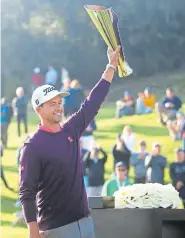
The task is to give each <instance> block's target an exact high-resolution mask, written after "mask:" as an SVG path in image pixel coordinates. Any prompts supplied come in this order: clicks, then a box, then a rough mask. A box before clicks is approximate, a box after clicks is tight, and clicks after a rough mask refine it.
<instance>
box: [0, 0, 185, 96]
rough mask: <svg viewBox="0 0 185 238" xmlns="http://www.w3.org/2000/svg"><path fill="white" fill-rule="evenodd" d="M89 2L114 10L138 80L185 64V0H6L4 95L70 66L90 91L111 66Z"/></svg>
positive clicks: (3, 25)
mask: <svg viewBox="0 0 185 238" xmlns="http://www.w3.org/2000/svg"><path fill="white" fill-rule="evenodd" d="M84 4H100V5H104V6H107V7H109V6H111V7H113V9H114V11H115V12H116V13H117V14H118V16H119V20H120V31H121V36H122V40H123V42H124V47H125V52H126V57H127V58H128V62H129V64H130V65H131V66H132V68H133V69H134V72H135V75H136V76H150V75H154V74H156V73H159V72H169V73H170V72H172V71H173V70H174V69H175V70H178V69H181V68H183V67H184V66H185V60H184V55H185V26H184V22H185V14H184V9H185V1H184V0H177V1H173V0H155V1H149V0H137V1H136V0H114V1H111V0H104V1H100V0H99V1H88V0H86V1H85V0H80V1H77V0H62V1H61V0H32V1H28V0H14V1H10V0H9V1H7V0H2V46H1V47H2V48H1V52H2V72H1V73H2V94H3V95H6V96H7V97H10V98H11V97H12V96H13V95H14V90H15V88H16V87H17V86H20V85H23V86H24V87H25V88H26V89H27V90H28V89H29V87H30V84H31V75H32V71H33V68H34V67H36V66H40V67H41V69H42V70H43V71H45V70H46V69H47V65H48V64H52V65H53V66H54V67H56V69H58V70H59V71H60V69H61V67H62V66H65V67H66V68H67V69H68V70H69V71H70V72H71V77H75V78H78V79H80V81H81V83H82V84H83V85H85V86H86V87H89V86H92V85H93V84H94V82H93V81H94V79H95V78H96V79H97V78H99V75H100V73H101V72H102V69H103V68H104V66H105V64H106V54H105V51H106V47H105V45H104V42H103V40H102V39H101V37H100V36H99V33H98V32H97V31H96V29H95V27H94V25H93V24H92V23H91V21H90V18H89V16H88V15H87V13H86V12H85V10H84V8H83V5H84Z"/></svg>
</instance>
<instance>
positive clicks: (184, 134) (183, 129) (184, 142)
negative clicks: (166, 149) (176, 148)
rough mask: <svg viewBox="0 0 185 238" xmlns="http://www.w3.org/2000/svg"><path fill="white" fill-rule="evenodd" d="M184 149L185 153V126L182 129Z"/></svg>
mask: <svg viewBox="0 0 185 238" xmlns="http://www.w3.org/2000/svg"><path fill="white" fill-rule="evenodd" d="M182 147H183V150H184V151H185V125H184V126H183V128H182Z"/></svg>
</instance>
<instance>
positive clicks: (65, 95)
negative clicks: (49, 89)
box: [58, 92, 70, 98]
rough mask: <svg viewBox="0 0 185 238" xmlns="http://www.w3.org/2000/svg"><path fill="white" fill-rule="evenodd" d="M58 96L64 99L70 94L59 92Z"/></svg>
mask: <svg viewBox="0 0 185 238" xmlns="http://www.w3.org/2000/svg"><path fill="white" fill-rule="evenodd" d="M58 95H59V96H61V97H62V98H65V97H67V96H69V95H70V93H68V92H61V93H59V94H58Z"/></svg>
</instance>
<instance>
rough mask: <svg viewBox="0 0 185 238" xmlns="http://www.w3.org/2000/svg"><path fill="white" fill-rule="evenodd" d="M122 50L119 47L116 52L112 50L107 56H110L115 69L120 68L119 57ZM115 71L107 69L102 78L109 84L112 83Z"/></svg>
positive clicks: (110, 61) (108, 51)
mask: <svg viewBox="0 0 185 238" xmlns="http://www.w3.org/2000/svg"><path fill="white" fill-rule="evenodd" d="M120 49H121V47H120V46H118V47H117V49H116V50H115V51H113V50H111V49H108V50H107V56H108V60H109V64H112V65H114V66H115V68H117V66H118V55H119V52H120ZM114 71H115V70H114V69H113V68H111V67H109V68H107V69H106V70H105V71H104V73H103V75H102V78H103V79H105V80H106V81H108V82H109V83H111V82H112V79H113V77H114Z"/></svg>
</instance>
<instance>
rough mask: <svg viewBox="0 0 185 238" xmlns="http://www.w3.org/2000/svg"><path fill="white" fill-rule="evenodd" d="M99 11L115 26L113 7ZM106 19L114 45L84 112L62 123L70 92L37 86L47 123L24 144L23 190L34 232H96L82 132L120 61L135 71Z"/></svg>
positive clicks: (32, 237)
mask: <svg viewBox="0 0 185 238" xmlns="http://www.w3.org/2000/svg"><path fill="white" fill-rule="evenodd" d="M94 9H99V8H97V6H96V7H95V8H92V12H93V14H95V16H96V17H97V16H98V13H97V12H96V11H95V10H94ZM100 9H101V10H102V8H100ZM86 10H87V7H86ZM105 10H106V9H105ZM90 11H91V10H90ZM98 11H99V10H98ZM103 11H104V8H103ZM92 12H91V13H92ZM100 13H101V12H100ZM102 14H104V13H103V12H102ZM91 16H92V15H91ZM99 17H100V18H99V20H101V21H104V20H106V22H107V19H108V18H107V17H110V19H109V24H111V25H110V26H109V27H112V24H113V22H112V20H111V19H112V17H111V12H110V9H109V10H108V12H107V10H106V14H105V15H101V14H100V16H99ZM106 22H105V24H103V23H102V22H101V26H102V28H99V30H100V31H101V32H104V33H105V34H104V33H103V34H104V40H105V39H106V43H107V45H108V48H109V49H108V51H107V56H108V64H107V66H106V69H105V71H104V73H103V74H102V77H101V79H100V81H99V82H98V83H97V84H96V86H95V87H94V88H93V89H92V90H91V92H90V94H89V96H88V97H87V98H86V100H85V101H84V103H83V104H82V106H81V108H80V109H79V111H78V112H76V113H75V114H73V115H72V116H71V117H70V118H69V119H68V120H67V121H66V122H64V123H63V124H60V122H61V119H62V114H63V107H62V97H65V96H68V95H69V93H66V92H59V91H58V90H56V89H55V88H54V87H53V86H51V85H42V86H40V87H38V88H37V89H36V90H35V91H34V92H33V95H32V106H33V108H34V110H35V112H36V113H37V115H38V116H39V118H40V121H41V123H40V125H39V128H38V130H37V131H36V132H35V134H34V135H33V136H32V137H31V138H29V139H28V141H26V142H25V144H24V148H23V152H22V155H21V159H20V191H19V195H20V200H21V203H22V207H23V212H24V217H25V220H26V223H27V225H28V230H29V238H40V237H43V238H47V237H48V238H95V234H94V228H93V222H92V219H91V216H90V211H89V208H88V203H87V194H86V190H85V186H84V181H83V173H82V161H81V157H80V137H81V136H82V134H83V132H84V131H85V129H86V128H87V126H88V125H89V123H90V122H91V121H92V120H93V118H94V117H95V116H96V114H97V112H98V110H99V108H100V106H101V104H102V103H103V101H104V99H105V97H106V96H107V93H108V91H109V88H110V84H111V82H112V80H113V77H114V73H115V71H116V69H117V67H118V71H119V76H120V77H126V76H128V75H129V74H130V73H131V69H130V68H129V67H128V65H127V63H126V61H125V58H124V54H123V49H122V47H121V44H120V39H119V37H118V34H117V35H116V34H115V32H117V28H115V27H114V29H113V28H111V29H112V31H111V34H112V35H111V37H110V34H109V33H110V32H108V33H106V29H107V24H106ZM96 23H97V21H96ZM109 24H108V25H109ZM99 26H100V24H99ZM105 35H106V36H105ZM108 38H109V40H111V42H109V41H108V40H107V39H108Z"/></svg>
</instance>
